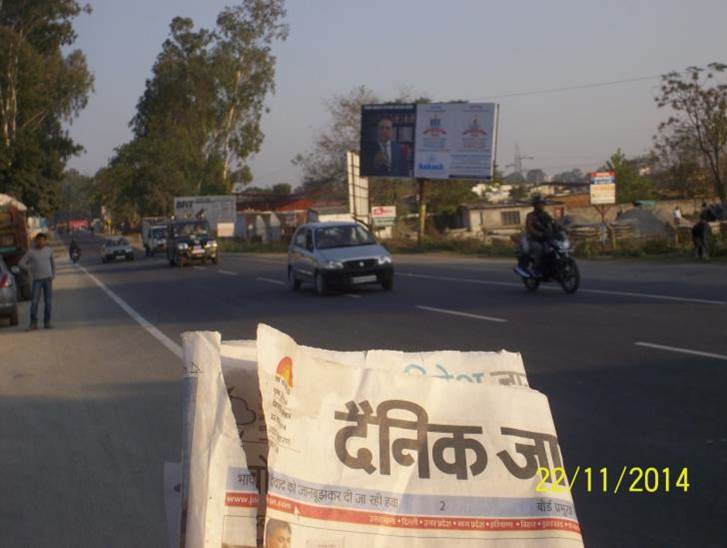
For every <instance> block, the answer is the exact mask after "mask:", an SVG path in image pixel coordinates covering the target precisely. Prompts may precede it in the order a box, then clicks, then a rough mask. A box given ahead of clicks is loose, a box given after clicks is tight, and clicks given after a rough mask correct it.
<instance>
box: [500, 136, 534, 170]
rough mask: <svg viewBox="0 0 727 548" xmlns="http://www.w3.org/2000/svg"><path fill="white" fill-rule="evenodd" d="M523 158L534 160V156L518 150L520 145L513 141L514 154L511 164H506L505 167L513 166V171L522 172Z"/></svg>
mask: <svg viewBox="0 0 727 548" xmlns="http://www.w3.org/2000/svg"><path fill="white" fill-rule="evenodd" d="M523 160H535V157H534V156H525V155H523V154H522V153H521V152H520V145H519V144H517V143H515V156H514V158H513V160H512V163H511V164H507V166H505V167H511V168H513V171H514V172H515V173H519V174H520V175H522V174H523Z"/></svg>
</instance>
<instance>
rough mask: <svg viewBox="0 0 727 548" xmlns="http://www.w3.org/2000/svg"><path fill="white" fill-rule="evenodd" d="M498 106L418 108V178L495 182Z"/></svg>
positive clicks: (447, 105) (452, 104)
mask: <svg viewBox="0 0 727 548" xmlns="http://www.w3.org/2000/svg"><path fill="white" fill-rule="evenodd" d="M496 111H497V106H496V105H495V103H432V104H420V105H417V123H416V137H415V141H416V147H415V154H414V159H415V167H414V176H415V177H424V178H427V179H482V180H488V179H492V161H493V156H492V151H493V145H494V141H495V139H494V137H495V116H496Z"/></svg>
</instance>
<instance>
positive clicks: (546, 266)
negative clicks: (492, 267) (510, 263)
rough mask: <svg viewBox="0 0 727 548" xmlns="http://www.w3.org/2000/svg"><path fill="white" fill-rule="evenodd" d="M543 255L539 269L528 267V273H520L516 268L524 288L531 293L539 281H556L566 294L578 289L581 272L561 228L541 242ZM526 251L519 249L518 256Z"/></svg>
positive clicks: (536, 287) (536, 288)
mask: <svg viewBox="0 0 727 548" xmlns="http://www.w3.org/2000/svg"><path fill="white" fill-rule="evenodd" d="M543 248H544V249H543V257H542V260H541V264H540V270H539V271H538V272H533V271H532V269H529V270H528V271H527V272H525V273H527V274H528V275H527V276H525V275H523V274H521V273H520V272H519V271H518V269H515V273H516V274H517V275H518V276H520V278H521V279H522V281H523V284H525V289H527V290H528V292H530V293H533V292H535V291H537V290H538V287H540V284H541V283H544V282H557V283H559V284H560V286H561V287H562V288H563V291H565V292H566V293H568V294H571V293H575V292H576V291H578V286H579V285H580V283H581V274H580V271H579V270H578V265H577V264H576V260H575V258H573V255H572V247H571V243H570V240H569V239H568V236H567V234H566V233H565V232H564V231H563V230H558V231H556V232H554V233H553V234H552V235H551V236H550V237H549V238H547V239H546V240H545V242H544V243H543ZM523 253H527V251H525V250H522V249H521V250H520V251H519V254H520V255H519V257H518V258H523V257H522V254H523Z"/></svg>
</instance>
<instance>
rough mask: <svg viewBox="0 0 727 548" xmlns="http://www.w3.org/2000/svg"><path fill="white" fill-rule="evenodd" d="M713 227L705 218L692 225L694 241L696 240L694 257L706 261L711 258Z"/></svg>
mask: <svg viewBox="0 0 727 548" xmlns="http://www.w3.org/2000/svg"><path fill="white" fill-rule="evenodd" d="M711 235H712V229H711V228H710V226H709V223H708V222H707V221H706V220H705V219H699V221H697V224H695V225H694V226H693V227H692V241H693V242H694V257H695V258H697V259H702V260H705V261H708V260H709V237H710V236H711Z"/></svg>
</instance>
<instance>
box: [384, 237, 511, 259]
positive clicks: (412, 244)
mask: <svg viewBox="0 0 727 548" xmlns="http://www.w3.org/2000/svg"><path fill="white" fill-rule="evenodd" d="M382 245H384V247H386V249H388V250H389V251H390V252H391V253H458V254H461V255H475V256H484V257H513V256H514V255H515V248H514V247H513V246H510V245H505V244H492V245H486V244H485V243H484V242H482V241H480V240H477V239H475V238H464V239H461V240H454V239H451V240H449V239H444V238H431V237H427V238H424V239H423V240H422V243H421V244H417V242H416V241H414V240H384V241H383V242H382Z"/></svg>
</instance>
